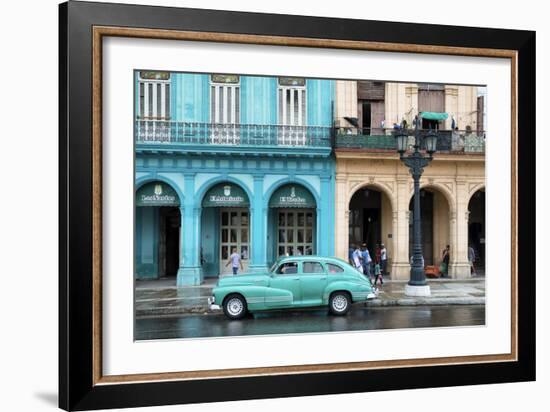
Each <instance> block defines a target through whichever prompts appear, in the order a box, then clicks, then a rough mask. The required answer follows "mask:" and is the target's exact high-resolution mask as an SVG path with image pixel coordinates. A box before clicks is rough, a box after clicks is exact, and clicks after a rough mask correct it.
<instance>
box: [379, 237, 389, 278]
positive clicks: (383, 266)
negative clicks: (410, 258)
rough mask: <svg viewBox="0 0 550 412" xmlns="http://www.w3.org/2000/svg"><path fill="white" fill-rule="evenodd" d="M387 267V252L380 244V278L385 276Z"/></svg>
mask: <svg viewBox="0 0 550 412" xmlns="http://www.w3.org/2000/svg"><path fill="white" fill-rule="evenodd" d="M387 267H388V251H387V250H386V246H384V244H383V243H382V244H380V270H381V271H382V276H385V275H387V273H386V268H387Z"/></svg>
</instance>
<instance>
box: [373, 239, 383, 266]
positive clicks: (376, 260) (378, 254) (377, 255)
mask: <svg viewBox="0 0 550 412" xmlns="http://www.w3.org/2000/svg"><path fill="white" fill-rule="evenodd" d="M381 255H382V250H381V249H380V244H379V243H377V244H376V249H375V250H374V264H377V263H378V264H380V258H381V257H382V256H381Z"/></svg>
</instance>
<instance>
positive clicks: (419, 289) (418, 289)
mask: <svg viewBox="0 0 550 412" xmlns="http://www.w3.org/2000/svg"><path fill="white" fill-rule="evenodd" d="M405 295H407V296H430V295H431V293H430V285H423V286H411V285H409V284H408V283H407V284H406V285H405Z"/></svg>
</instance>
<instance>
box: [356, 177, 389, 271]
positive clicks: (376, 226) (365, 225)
mask: <svg viewBox="0 0 550 412" xmlns="http://www.w3.org/2000/svg"><path fill="white" fill-rule="evenodd" d="M348 225H349V239H348V243H349V247H350V248H351V247H352V245H358V246H361V245H363V244H366V245H367V249H368V251H369V252H370V254H371V256H374V253H375V251H376V247H377V245H380V244H384V245H385V247H386V249H387V253H388V259H389V262H388V263H389V265H388V268H387V269H386V270H387V271H390V269H389V268H390V267H391V261H392V249H393V248H392V243H393V242H392V241H393V239H392V238H393V234H392V205H391V200H390V198H389V197H388V196H387V195H386V194H385V193H384V192H382V191H380V190H377V189H376V188H375V187H371V186H366V187H363V188H362V189H359V190H358V191H357V192H355V193H354V194H353V196H352V198H351V200H350V202H349V223H348Z"/></svg>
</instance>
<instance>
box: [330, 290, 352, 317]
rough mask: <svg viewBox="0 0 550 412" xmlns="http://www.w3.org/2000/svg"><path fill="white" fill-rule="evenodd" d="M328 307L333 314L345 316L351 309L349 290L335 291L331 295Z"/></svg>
mask: <svg viewBox="0 0 550 412" xmlns="http://www.w3.org/2000/svg"><path fill="white" fill-rule="evenodd" d="M328 308H329V311H330V313H331V314H333V315H337V316H343V315H345V314H347V313H348V312H349V310H350V309H351V296H350V295H349V293H347V292H334V293H333V294H332V295H330V299H329V301H328Z"/></svg>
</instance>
